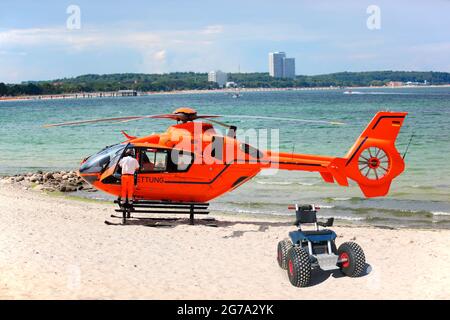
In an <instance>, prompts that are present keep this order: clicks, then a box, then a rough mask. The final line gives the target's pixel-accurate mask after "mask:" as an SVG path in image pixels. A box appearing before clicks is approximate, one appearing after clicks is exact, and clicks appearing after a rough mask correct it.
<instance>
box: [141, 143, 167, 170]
mask: <svg viewBox="0 0 450 320" xmlns="http://www.w3.org/2000/svg"><path fill="white" fill-rule="evenodd" d="M167 154H168V153H167V150H158V149H154V148H144V149H141V152H140V156H139V162H140V166H141V168H140V170H139V171H140V172H142V173H149V172H164V171H166V170H167Z"/></svg>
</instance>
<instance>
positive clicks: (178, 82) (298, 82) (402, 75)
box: [0, 71, 450, 96]
mask: <svg viewBox="0 0 450 320" xmlns="http://www.w3.org/2000/svg"><path fill="white" fill-rule="evenodd" d="M228 81H233V82H235V83H237V84H238V85H239V86H240V87H245V88H295V87H305V88H309V87H330V86H334V87H355V86H383V85H386V84H387V83H388V82H390V81H401V82H408V81H411V82H419V83H423V82H424V81H426V82H427V84H430V85H439V84H450V73H447V72H432V71H429V72H418V71H368V72H339V73H332V74H323V75H314V76H306V75H299V76H296V77H295V79H280V78H273V77H270V76H269V74H268V73H256V72H255V73H230V74H229V77H228ZM130 89H131V90H136V91H174V90H205V89H218V85H217V84H216V83H213V82H208V74H207V73H195V72H174V73H167V74H143V73H121V74H106V75H98V74H87V75H82V76H78V77H75V78H64V79H57V80H52V81H29V82H25V83H22V84H5V83H0V96H21V95H52V94H64V93H81V92H86V93H89V92H111V91H118V90H130Z"/></svg>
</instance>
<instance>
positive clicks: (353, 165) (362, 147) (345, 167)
mask: <svg viewBox="0 0 450 320" xmlns="http://www.w3.org/2000/svg"><path fill="white" fill-rule="evenodd" d="M406 115H407V113H406V112H378V113H377V114H376V115H375V117H374V118H373V119H372V121H371V122H370V123H369V125H368V126H367V127H366V129H365V130H364V131H363V132H362V134H361V135H360V136H359V138H358V139H357V140H356V142H355V144H354V145H353V146H352V148H350V150H349V152H348V153H347V155H346V156H345V157H344V158H336V159H335V160H334V161H332V162H331V163H330V165H329V171H330V172H331V173H332V174H333V176H334V177H335V178H336V180H337V181H338V182H339V180H338V178H339V177H340V178H341V179H342V182H343V183H345V182H346V177H348V178H350V179H352V180H354V181H356V182H357V183H358V185H359V187H360V188H361V190H362V192H363V193H364V195H365V196H366V197H378V196H384V195H386V194H387V193H388V191H389V187H390V185H391V181H392V180H393V179H394V178H396V177H397V176H398V175H399V174H400V173H402V172H403V170H404V169H405V163H404V161H403V159H402V157H401V155H400V154H399V152H398V151H397V149H396V147H395V140H396V139H397V136H398V133H399V132H400V128H401V126H402V125H403V121H404V120H405V117H406ZM343 183H340V184H343Z"/></svg>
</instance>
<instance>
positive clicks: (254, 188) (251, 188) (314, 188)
mask: <svg viewBox="0 0 450 320" xmlns="http://www.w3.org/2000/svg"><path fill="white" fill-rule="evenodd" d="M344 91H345V90H304V91H294V90H291V91H280V92H275V91H274V92H244V93H243V94H242V96H241V97H240V98H239V99H233V98H232V97H231V96H230V95H228V94H226V93H223V92H220V93H205V94H154V95H149V96H140V97H123V98H93V99H61V100H33V101H8V102H0V175H2V174H3V175H5V174H16V173H22V172H29V171H36V170H44V171H45V170H58V169H75V168H77V167H78V165H79V163H80V160H81V159H83V158H84V157H86V156H88V155H91V154H93V153H95V152H97V151H98V150H100V149H101V148H103V147H105V146H106V145H111V144H114V143H117V142H120V141H123V140H125V139H124V137H123V136H122V134H121V133H120V131H121V130H125V131H127V132H128V133H129V134H131V135H137V136H142V135H148V134H151V133H154V132H162V131H164V130H165V129H166V128H167V126H168V125H170V124H172V123H171V122H170V121H169V120H160V119H158V120H141V121H135V122H125V123H97V124H90V125H79V126H73V127H57V128H51V129H46V128H44V127H43V125H44V124H48V123H59V122H65V121H76V120H85V119H95V118H103V117H119V116H126V115H147V114H159V113H170V112H172V111H173V110H174V109H175V108H177V107H180V106H190V107H192V108H195V109H196V110H197V111H198V112H199V113H201V114H229V115H254V116H265V117H289V118H296V119H311V120H327V121H338V122H344V123H345V125H342V126H336V125H327V124H312V123H302V122H289V121H279V120H269V119H251V118H241V119H239V118H228V119H227V118H223V119H222V121H224V122H227V123H230V124H231V123H232V124H234V125H237V126H238V128H240V129H244V130H246V129H256V130H258V129H264V128H267V129H279V140H280V143H279V149H280V150H281V151H285V152H295V153H312V154H322V155H331V156H344V155H345V154H346V153H347V151H348V149H349V148H350V147H351V146H352V145H353V143H354V141H355V139H356V138H357V137H358V136H359V134H360V133H361V131H362V130H363V129H364V128H365V126H366V125H367V123H368V122H369V121H370V120H371V118H372V117H373V115H374V114H375V113H376V112H377V111H380V110H389V111H407V112H409V114H408V116H407V118H406V120H405V122H404V125H403V127H402V129H401V132H400V135H399V137H398V140H397V143H396V145H397V148H398V150H399V151H400V152H401V153H403V152H404V151H405V149H406V146H407V144H408V142H409V140H410V137H411V135H412V134H414V136H413V139H412V141H411V144H410V147H409V151H408V154H407V155H406V159H405V161H406V170H405V172H404V173H403V174H402V175H401V176H400V177H398V178H397V179H395V180H394V181H393V183H392V186H391V189H390V193H389V195H388V196H387V197H382V198H375V199H367V198H365V197H364V196H363V195H362V193H361V191H360V190H359V188H358V187H357V186H356V185H354V184H353V185H351V186H350V187H339V186H337V185H333V184H328V183H325V182H324V181H323V180H322V179H321V178H320V175H319V174H318V173H308V172H289V171H279V172H277V173H276V174H275V175H263V174H260V175H258V176H257V177H255V178H254V179H253V180H251V181H249V182H248V183H246V184H244V185H243V186H241V187H240V188H238V189H237V190H235V191H233V192H231V193H229V194H226V195H225V196H223V197H220V198H218V199H216V200H213V201H212V202H211V208H212V209H214V210H221V211H226V212H230V213H236V214H239V213H247V214H249V213H250V214H288V213H289V212H288V211H287V205H288V204H292V203H302V202H305V203H316V204H319V205H321V206H322V209H321V211H320V214H319V216H337V217H340V219H343V220H348V221H353V222H354V223H371V224H376V225H383V226H413V227H415V226H417V227H432V228H450V159H449V158H450V88H431V87H426V88H405V89H397V88H395V89H389V88H386V89H370V88H367V89H358V93H359V94H356V95H353V94H352V95H350V94H344ZM99 196H101V194H100V193H96V194H95V197H99Z"/></svg>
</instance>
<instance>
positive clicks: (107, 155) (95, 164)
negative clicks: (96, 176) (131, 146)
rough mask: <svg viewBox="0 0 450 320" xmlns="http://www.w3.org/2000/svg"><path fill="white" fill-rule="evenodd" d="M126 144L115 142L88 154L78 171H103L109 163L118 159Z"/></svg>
mask: <svg viewBox="0 0 450 320" xmlns="http://www.w3.org/2000/svg"><path fill="white" fill-rule="evenodd" d="M126 146H127V145H126V144H116V145H113V146H110V147H106V148H105V149H103V150H102V151H100V152H99V153H97V154H94V155H92V156H90V157H89V158H88V159H87V160H86V161H85V162H84V163H83V164H82V165H81V167H80V173H101V172H103V171H104V170H105V169H106V168H107V167H108V166H109V165H110V164H112V165H114V163H116V162H117V161H118V160H119V158H120V156H121V155H122V153H123V150H124V149H125V147H126Z"/></svg>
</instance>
